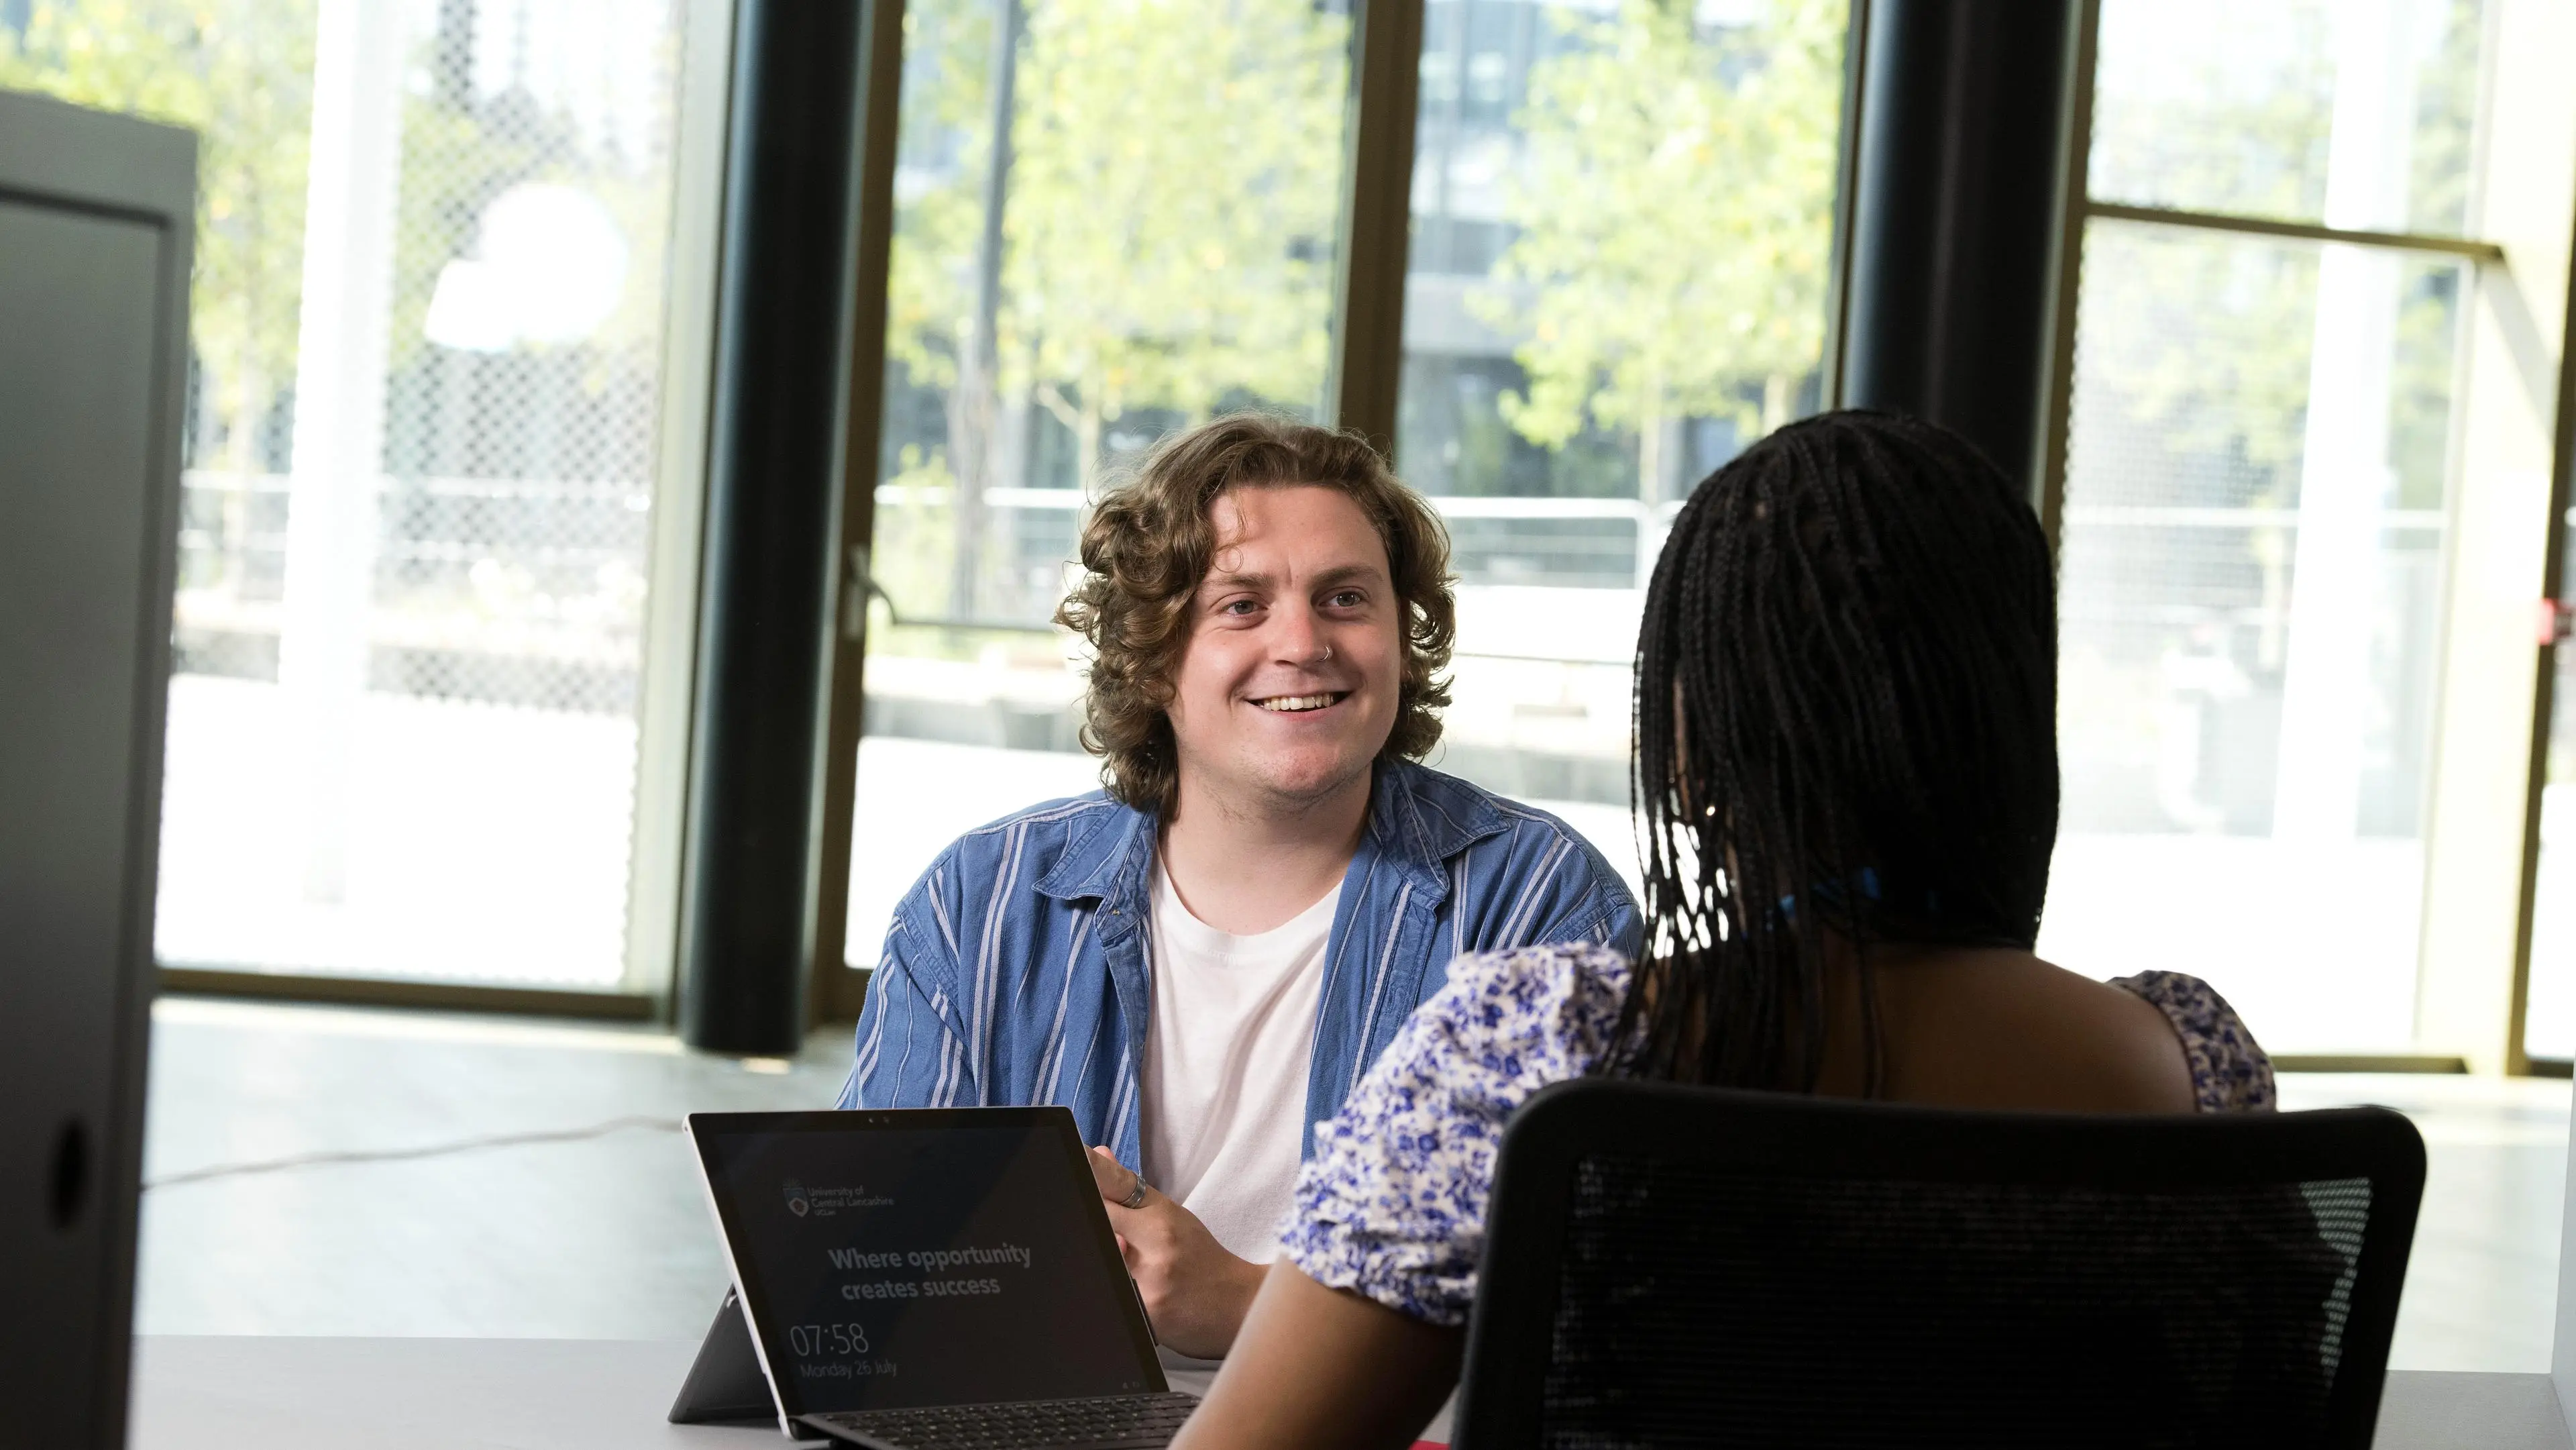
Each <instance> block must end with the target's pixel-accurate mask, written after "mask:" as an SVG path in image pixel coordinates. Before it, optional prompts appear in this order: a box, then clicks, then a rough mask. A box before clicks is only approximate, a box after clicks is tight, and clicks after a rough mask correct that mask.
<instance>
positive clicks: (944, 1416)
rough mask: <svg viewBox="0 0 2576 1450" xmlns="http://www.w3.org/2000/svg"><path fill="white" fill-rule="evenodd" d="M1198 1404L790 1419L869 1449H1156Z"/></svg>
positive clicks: (1175, 1399) (1009, 1406) (1016, 1404)
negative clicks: (870, 1447)
mask: <svg viewBox="0 0 2576 1450" xmlns="http://www.w3.org/2000/svg"><path fill="white" fill-rule="evenodd" d="M1198 1403H1199V1401H1198V1396H1196V1395H1185V1394H1181V1393H1180V1392H1178V1391H1173V1392H1170V1393H1166V1394H1159V1395H1103V1396H1100V1397H1098V1398H1096V1399H1084V1400H1011V1401H1007V1402H1004V1403H1002V1404H994V1405H943V1406H935V1407H925V1408H922V1409H916V1410H849V1411H841V1412H837V1413H833V1414H823V1415H799V1416H797V1417H796V1418H797V1419H798V1421H799V1422H800V1423H803V1424H807V1425H811V1426H813V1427H814V1428H815V1429H817V1430H821V1431H823V1432H824V1433H825V1434H828V1435H830V1436H832V1437H833V1438H835V1439H839V1440H848V1441H851V1442H854V1443H856V1444H860V1445H867V1446H872V1447H874V1450H1162V1447H1164V1446H1166V1445H1169V1444H1170V1443H1172V1437H1173V1436H1174V1435H1177V1434H1179V1433H1180V1430H1181V1422H1182V1421H1183V1420H1186V1419H1188V1418H1189V1417H1190V1411H1192V1410H1194V1409H1197V1408H1198Z"/></svg>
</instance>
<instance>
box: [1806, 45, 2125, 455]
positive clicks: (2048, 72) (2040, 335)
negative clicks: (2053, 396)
mask: <svg viewBox="0 0 2576 1450" xmlns="http://www.w3.org/2000/svg"><path fill="white" fill-rule="evenodd" d="M2081 9H2082V6H2081V3H2080V0H2012V3H2009V4H2006V3H2003V0H1870V3H1869V6H1868V11H1867V21H1866V26H1865V29H1866V34H1865V36H1864V37H1862V52H1861V59H1860V66H1859V72H1860V74H1859V83H1860V98H1859V105H1858V108H1857V110H1858V115H1857V119H1856V122H1855V143H1856V146H1857V151H1856V155H1855V157H1854V162H1853V167H1852V195H1851V201H1850V205H1851V218H1850V228H1851V230H1850V238H1851V241H1850V247H1851V251H1850V270H1849V273H1848V283H1847V285H1848V288H1849V291H1848V294H1847V295H1848V297H1849V302H1848V305H1847V307H1846V310H1845V313H1844V340H1843V367H1842V388H1841V393H1842V397H1841V401H1842V402H1843V403H1844V404H1845V405H1847V406H1851V407H1859V408H1886V409H1889V410H1892V411H1895V412H1902V413H1911V414H1914V415H1915V416H1917V417H1921V418H1927V419H1930V420H1931V421H1933V422H1936V423H1940V424H1943V425H1944V426H1946V427H1950V428H1954V429H1956V430H1958V431H1959V432H1960V433H1963V434H1965V435H1967V437H1969V438H1970V439H1972V440H1974V441H1975V442H1976V444H1977V445H1978V446H1979V447H1981V448H1983V449H1984V450H1985V451H1986V454H1987V456H1989V457H1991V458H1992V459H1994V461H1995V463H1996V465H1997V466H1998V467H2000V468H2002V469H2003V471H2004V473H2005V474H2006V475H2007V476H2008V477H2011V478H2012V479H2014V480H2015V481H2017V482H2019V483H2021V484H2023V485H2025V486H2026V487H2028V488H2029V490H2030V491H2031V496H2032V498H2033V499H2034V500H2036V499H2037V498H2038V496H2039V487H2040V479H2041V474H2042V471H2043V470H2042V467H2041V464H2042V454H2041V440H2042V434H2043V425H2044V420H2045V410H2046V396H2047V387H2048V365H2049V350H2050V343H2051V334H2052V304H2053V302H2054V299H2055V297H2056V293H2057V256H2058V244H2059V236H2060V232H2061V229H2062V225H2063V220H2062V219H2063V217H2064V215H2065V200H2064V197H2063V195H2062V188H2063V186H2064V185H2065V183H2066V180H2067V178H2068V176H2069V175H2070V168H2069V166H2068V164H2067V162H2068V159H2069V158H2068V148H2069V146H2071V145H2072V144H2074V141H2073V138H2072V136H2071V133H2072V131H2073V129H2074V128H2073V125H2072V123H2071V120H2070V116H2071V112H2072V109H2073V108H2072V98H2073V95H2074V91H2073V86H2074V83H2075V80H2076V75H2075V65H2074V60H2073V56H2074V49H2075V40H2076V35H2077V28H2078V24H2079V13H2080V11H2081Z"/></svg>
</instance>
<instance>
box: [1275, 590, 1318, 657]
mask: <svg viewBox="0 0 2576 1450" xmlns="http://www.w3.org/2000/svg"><path fill="white" fill-rule="evenodd" d="M1270 619H1271V626H1270V654H1271V658H1273V659H1275V660H1277V661H1279V662H1280V663H1281V664H1290V665H1312V664H1318V663H1321V662H1322V661H1323V660H1325V659H1326V658H1328V657H1329V655H1330V653H1331V651H1330V650H1329V648H1328V647H1327V645H1328V641H1326V640H1325V638H1324V631H1323V629H1322V623H1323V621H1321V620H1319V619H1317V618H1316V617H1315V607H1314V606H1313V605H1311V604H1308V603H1306V602H1305V601H1303V600H1299V601H1295V602H1293V603H1290V604H1288V605H1285V606H1284V607H1282V608H1279V609H1276V610H1273V611H1272V612H1271V616H1270Z"/></svg>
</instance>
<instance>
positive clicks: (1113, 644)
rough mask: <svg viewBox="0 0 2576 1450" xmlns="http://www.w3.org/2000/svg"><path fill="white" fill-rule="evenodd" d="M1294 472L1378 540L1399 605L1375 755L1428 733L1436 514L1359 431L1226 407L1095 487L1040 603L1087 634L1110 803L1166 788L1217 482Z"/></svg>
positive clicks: (1451, 605) (1418, 751)
mask: <svg viewBox="0 0 2576 1450" xmlns="http://www.w3.org/2000/svg"><path fill="white" fill-rule="evenodd" d="M1297 485H1312V486H1315V487H1321V488H1330V489H1338V490H1339V491H1340V492H1342V493H1343V494H1344V495H1346V496H1348V497H1349V498H1350V500H1351V501H1352V502H1354V503H1356V504H1358V505H1359V506H1360V512H1361V513H1363V514H1365V515H1367V517H1368V520H1369V523H1370V524H1371V525H1372V526H1374V527H1375V528H1376V530H1377V535H1378V538H1379V540H1380V541H1381V542H1383V543H1384V544H1385V545H1386V562H1387V570H1388V572H1389V573H1390V574H1391V575H1392V576H1393V580H1392V582H1393V584H1394V587H1395V594H1396V598H1397V599H1398V600H1399V601H1401V603H1402V606H1403V611H1404V612H1403V624H1402V628H1403V633H1404V675H1403V684H1402V687H1401V688H1400V690H1399V691H1398V694H1397V706H1396V716H1395V726H1394V728H1393V729H1391V730H1389V731H1388V732H1387V737H1386V744H1385V746H1384V747H1382V748H1381V749H1380V750H1379V752H1378V755H1379V758H1380V759H1387V758H1391V757H1401V758H1404V759H1408V760H1416V759H1420V758H1421V757H1422V756H1423V755H1425V754H1428V753H1429V752H1430V750H1431V747H1432V746H1434V745H1436V744H1438V743H1439V741H1440V711H1441V709H1442V707H1444V706H1446V705H1447V704H1448V703H1449V681H1448V680H1447V679H1446V678H1445V677H1443V676H1442V675H1441V674H1440V671H1442V670H1443V669H1446V668H1447V667H1448V664H1449V652H1450V649H1451V647H1452V645H1453V644H1454V642H1455V641H1456V638H1457V633H1458V604H1457V600H1456V599H1455V598H1454V597H1453V596H1452V595H1451V594H1450V592H1449V586H1450V582H1451V580H1450V574H1449V535H1448V532H1447V530H1445V529H1443V528H1442V527H1441V526H1440V519H1439V516H1438V515H1436V514H1434V513H1433V512H1432V511H1431V507H1430V505H1428V504H1426V503H1424V502H1423V501H1422V497H1421V495H1419V494H1417V493H1415V492H1414V491H1413V490H1411V489H1409V488H1407V487H1405V486H1404V485H1403V484H1402V483H1400V482H1398V481H1397V479H1396V477H1395V474H1394V473H1393V472H1391V471H1390V470H1389V469H1388V468H1387V466H1386V462H1385V460H1383V459H1381V458H1380V457H1378V454H1377V450H1375V449H1374V448H1371V447H1370V446H1369V444H1368V441H1367V440H1366V439H1364V438H1362V437H1360V436H1359V435H1357V434H1355V433H1337V432H1334V431H1333V430H1331V429H1329V428H1317V427H1314V426H1311V425H1309V424H1304V423H1298V422H1294V421H1291V420H1289V419H1285V418H1274V417H1269V416H1267V415H1264V414H1259V413H1238V414H1235V415H1233V416H1230V417H1225V418H1220V419H1218V420H1216V421H1215V422H1212V423H1208V424H1204V425H1202V426H1200V427H1197V428H1193V429H1191V430H1189V431H1188V432H1185V433H1179V434H1175V435H1174V436H1172V437H1170V438H1167V439H1165V440H1164V441H1163V442H1162V443H1160V444H1158V445H1156V446H1155V448H1154V450H1153V452H1151V453H1150V454H1148V455H1146V457H1145V460H1144V462H1143V463H1142V464H1140V465H1138V466H1137V468H1136V470H1135V472H1134V473H1133V474H1132V475H1130V476H1129V477H1128V478H1126V479H1125V480H1124V481H1122V482H1120V483H1119V484H1117V485H1116V486H1114V487H1112V488H1111V489H1110V490H1109V491H1108V492H1107V493H1106V494H1104V495H1102V497H1101V499H1100V502H1099V503H1098V504H1097V505H1096V506H1095V507H1094V508H1093V509H1092V510H1091V516H1090V518H1088V519H1087V520H1085V521H1084V523H1083V526H1082V568H1083V577H1082V581H1081V582H1080V583H1079V584H1076V585H1075V586H1074V588H1073V592H1072V593H1070V594H1068V595H1066V596H1065V600H1064V603H1063V604H1062V605H1061V606H1059V607H1058V608H1057V610H1056V612H1055V619H1056V623H1058V624H1061V625H1063V626H1064V627H1065V628H1067V629H1070V630H1072V631H1073V632H1074V633H1076V634H1079V635H1081V636H1082V637H1083V639H1084V640H1085V641H1086V642H1087V643H1088V644H1089V645H1090V647H1091V656H1092V658H1091V677H1090V688H1089V691H1088V693H1087V694H1086V696H1085V699H1084V702H1083V714H1084V724H1083V727H1082V744H1083V748H1084V749H1086V750H1089V751H1090V752H1091V753H1092V754H1094V755H1097V756H1100V757H1101V767H1100V783H1101V784H1102V785H1103V786H1105V787H1106V788H1107V789H1108V791H1109V794H1110V795H1112V796H1113V797H1115V798H1117V799H1118V800H1120V801H1122V802H1125V803H1126V804H1128V805H1130V806H1133V807H1135V808H1137V809H1139V810H1150V811H1153V812H1155V813H1156V814H1158V815H1161V816H1165V817H1168V816H1170V815H1171V813H1172V810H1173V807H1174V805H1175V804H1176V803H1177V800H1178V797H1179V793H1180V761H1179V759H1178V747H1177V746H1176V744H1175V742H1174V740H1173V737H1172V721H1171V717H1170V716H1169V715H1167V714H1165V713H1164V709H1165V707H1166V706H1167V705H1169V704H1170V703H1171V699H1172V684H1171V679H1172V671H1173V669H1174V667H1175V666H1177V665H1178V664H1179V663H1180V658H1181V652H1182V650H1184V649H1185V648H1187V647H1188V644H1189V636H1190V629H1189V626H1190V600H1191V597H1192V596H1193V595H1195V594H1196V593H1197V592H1198V587H1199V583H1200V581H1201V580H1203V579H1204V578H1206V577H1207V571H1208V563H1209V560H1210V558H1211V557H1212V556H1213V555H1214V554H1215V552H1216V526H1215V525H1214V524H1213V523H1212V522H1210V520H1209V518H1208V511H1209V509H1210V507H1211V506H1212V505H1213V504H1214V503H1215V502H1216V500H1217V497H1218V496H1219V495H1221V494H1223V493H1225V492H1226V491H1227V490H1229V489H1237V488H1287V487H1293V486H1297Z"/></svg>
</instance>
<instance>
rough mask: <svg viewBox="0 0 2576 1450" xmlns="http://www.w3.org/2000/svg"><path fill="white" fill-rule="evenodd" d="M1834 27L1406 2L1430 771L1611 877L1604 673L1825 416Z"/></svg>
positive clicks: (1406, 441)
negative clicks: (1791, 436)
mask: <svg viewBox="0 0 2576 1450" xmlns="http://www.w3.org/2000/svg"><path fill="white" fill-rule="evenodd" d="M1847 24H1848V21H1847V17H1846V14H1845V6H1844V5H1843V3H1842V0H1771V3H1742V4H1726V5H1721V4H1699V5H1672V4H1661V3H1654V0H1626V3H1621V4H1580V5H1578V4H1549V3H1531V0H1432V3H1431V4H1430V5H1429V6H1428V8H1427V13H1426V16H1425V24H1424V36H1423V45H1422V60H1421V73H1420V74H1421V90H1420V106H1421V110H1420V113H1419V116H1418V119H1417V121H1416V127H1415V160H1414V170H1413V241H1412V249H1411V253H1410V259H1409V270H1410V273H1411V275H1410V276H1408V277H1407V279H1406V286H1405V313H1404V378H1403V393H1402V398H1401V412H1400V415H1399V420H1398V429H1397V436H1396V463H1397V467H1398V470H1399V471H1400V472H1401V473H1403V475H1404V476H1405V477H1406V479H1407V480H1409V481H1410V482H1411V483H1412V484H1413V485H1414V486H1415V487H1417V488H1420V489H1422V490H1423V491H1425V492H1426V493H1428V494H1430V495H1431V496H1432V500H1433V502H1434V503H1435V504H1436V505H1437V506H1438V507H1439V509H1440V511H1441V513H1442V514H1443V516H1444V517H1445V518H1446V520H1447V522H1448V526H1449V531H1450V536H1451V539H1452V540H1453V542H1454V545H1455V548H1456V556H1455V563H1456V567H1457V570H1458V574H1459V600H1458V620H1459V629H1458V634H1459V646H1458V648H1459V654H1458V661H1457V666H1456V690H1455V695H1456V703H1455V704H1454V705H1453V706H1452V707H1451V708H1450V710H1449V713H1448V716H1447V729H1446V732H1445V734H1444V736H1443V742H1442V747H1441V750H1440V752H1439V753H1438V754H1436V755H1435V756H1434V757H1433V758H1434V761H1435V763H1437V764H1439V765H1440V766H1441V767H1443V768H1444V769H1448V770H1451V771H1454V772H1456V773H1458V774H1461V775H1464V776H1467V777H1468V778H1470V779H1473V780H1476V781H1478V782H1480V783H1481V784H1484V785H1486V786H1488V787H1491V788H1493V789H1495V790H1499V791H1503V792H1505V793H1507V794H1510V795H1514V796H1517V797H1520V798H1522V799H1526V800H1532V801H1535V802H1537V803H1539V804H1542V805H1544V806H1546V807H1547V808H1549V809H1551V810H1554V811H1556V812H1558V813H1559V814H1561V815H1563V816H1565V817H1566V818H1567V820H1568V821H1569V822H1570V823H1571V824H1573V825H1574V826H1576V827H1577V828H1578V829H1580V830H1582V831H1583V832H1585V833H1586V834H1587V835H1589V836H1590V837H1591V838H1592V839H1593V841H1594V843H1595V844H1596V845H1597V846H1599V847H1600V848H1601V851H1602V854H1603V855H1605V856H1607V857H1608V858H1609V859H1610V861H1611V862H1612V864H1613V865H1615V866H1617V867H1618V868H1619V869H1620V870H1622V871H1623V872H1630V873H1633V872H1634V870H1635V869H1636V868H1635V864H1634V863H1635V859H1636V845H1635V840H1634V837H1633V835H1632V833H1631V832H1630V830H1629V826H1628V746H1629V673H1630V668H1631V664H1632V661H1633V658H1634V654H1635V649H1636V639H1637V626H1638V621H1639V618H1640V615H1641V611H1642V609H1643V607H1644V598H1645V583H1646V580H1647V577H1648V576H1649V575H1650V574H1651V573H1652V571H1653V569H1654V563H1655V558H1656V555H1657V553H1658V552H1659V550H1660V549H1661V547H1662V541H1663V534H1664V531H1665V529H1666V528H1667V527H1668V526H1669V524H1670V522H1671V520H1672V517H1673V514H1674V512H1675V510H1677V509H1678V508H1679V507H1680V502H1681V500H1682V499H1683V498H1685V497H1687V496H1688V495H1689V493H1690V491H1691V489H1692V487H1693V486H1694V485H1695V484H1697V483H1698V482H1699V480H1700V479H1702V478H1704V477H1706V476H1707V475H1708V473H1709V472H1710V471H1711V470H1712V469H1714V468H1716V467H1717V466H1718V465H1719V464H1722V463H1724V462H1725V461H1726V460H1727V459H1729V458H1732V457H1733V456H1735V454H1736V453H1738V452H1739V451H1741V450H1742V449H1743V448H1744V446H1745V445H1746V444H1748V443H1750V442H1751V441H1753V440H1754V439H1755V438H1758V437H1760V436H1761V435H1762V434H1764V433H1766V432H1768V431H1770V430H1771V429H1772V428H1775V427H1777V426H1779V425H1780V424H1782V423H1784V422H1787V421H1788V420H1790V419H1791V418H1794V417H1797V416H1799V415H1801V414H1804V413H1809V412H1813V411H1815V410H1816V409H1817V408H1818V407H1819V406H1821V404H1820V401H1819V398H1820V387H1821V376H1820V374H1821V366H1820V364H1821V359H1822V356H1823V351H1824V337H1825V320H1826V319H1825V295H1826V276H1827V272H1828V270H1829V267H1830V258H1831V252H1832V219H1833V203H1834V174H1835V155H1836V147H1837V144H1838V140H1839V137H1838V135H1837V126H1838V120H1839V117H1840V115H1841V110H1842V95H1843V46H1844V36H1845V31H1846V28H1847Z"/></svg>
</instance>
